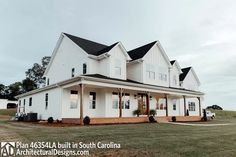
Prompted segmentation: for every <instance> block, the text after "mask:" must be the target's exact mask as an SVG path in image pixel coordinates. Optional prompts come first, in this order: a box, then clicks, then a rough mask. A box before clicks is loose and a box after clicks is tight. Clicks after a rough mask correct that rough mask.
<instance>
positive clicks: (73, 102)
mask: <svg viewBox="0 0 236 157" xmlns="http://www.w3.org/2000/svg"><path fill="white" fill-rule="evenodd" d="M77 106H78V91H74V90H72V91H70V108H71V109H75V108H77Z"/></svg>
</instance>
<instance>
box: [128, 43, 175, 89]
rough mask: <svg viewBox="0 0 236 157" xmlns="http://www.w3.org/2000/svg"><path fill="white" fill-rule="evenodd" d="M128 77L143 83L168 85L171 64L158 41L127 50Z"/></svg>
mask: <svg viewBox="0 0 236 157" xmlns="http://www.w3.org/2000/svg"><path fill="white" fill-rule="evenodd" d="M128 54H129V55H130V57H131V59H132V61H130V62H129V63H128V65H127V70H128V73H127V74H128V79H131V80H134V81H138V82H141V83H145V84H152V85H160V86H166V87H169V70H170V68H171V64H170V61H169V58H168V56H167V55H166V53H165V51H164V49H163V48H162V46H161V44H160V43H159V41H154V42H152V43H149V44H147V45H144V46H141V47H138V48H136V49H133V50H131V51H128Z"/></svg>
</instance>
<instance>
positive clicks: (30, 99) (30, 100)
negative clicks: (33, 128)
mask: <svg viewBox="0 0 236 157" xmlns="http://www.w3.org/2000/svg"><path fill="white" fill-rule="evenodd" d="M29 106H32V97H30V98H29Z"/></svg>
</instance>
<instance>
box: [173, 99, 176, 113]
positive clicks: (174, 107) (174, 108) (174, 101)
mask: <svg viewBox="0 0 236 157" xmlns="http://www.w3.org/2000/svg"><path fill="white" fill-rule="evenodd" d="M173 111H176V99H174V100H173Z"/></svg>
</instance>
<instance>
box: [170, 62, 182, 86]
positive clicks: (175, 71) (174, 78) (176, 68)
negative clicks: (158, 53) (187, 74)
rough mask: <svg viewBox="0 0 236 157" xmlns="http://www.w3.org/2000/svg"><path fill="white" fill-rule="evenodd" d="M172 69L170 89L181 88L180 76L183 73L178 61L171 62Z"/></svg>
mask: <svg viewBox="0 0 236 157" xmlns="http://www.w3.org/2000/svg"><path fill="white" fill-rule="evenodd" d="M170 63H171V65H172V68H171V69H170V87H174V88H179V87H180V82H179V76H180V74H181V73H183V72H182V70H181V67H180V65H179V63H178V61H177V60H172V61H170Z"/></svg>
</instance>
